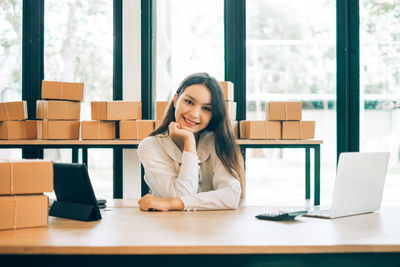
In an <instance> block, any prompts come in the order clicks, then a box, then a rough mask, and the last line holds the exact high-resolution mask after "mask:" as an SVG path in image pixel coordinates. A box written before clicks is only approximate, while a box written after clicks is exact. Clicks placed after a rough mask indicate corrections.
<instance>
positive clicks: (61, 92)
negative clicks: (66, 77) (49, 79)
mask: <svg viewBox="0 0 400 267" xmlns="http://www.w3.org/2000/svg"><path fill="white" fill-rule="evenodd" d="M60 94H61V95H60V98H63V97H64V83H63V82H61V90H60Z"/></svg>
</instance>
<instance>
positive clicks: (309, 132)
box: [282, 121, 315, 139]
mask: <svg viewBox="0 0 400 267" xmlns="http://www.w3.org/2000/svg"><path fill="white" fill-rule="evenodd" d="M314 138H315V121H283V122H282V139H314Z"/></svg>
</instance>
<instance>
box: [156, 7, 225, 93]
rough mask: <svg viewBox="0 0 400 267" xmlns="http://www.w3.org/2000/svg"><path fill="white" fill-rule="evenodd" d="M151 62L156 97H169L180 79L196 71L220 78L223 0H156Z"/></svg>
mask: <svg viewBox="0 0 400 267" xmlns="http://www.w3.org/2000/svg"><path fill="white" fill-rule="evenodd" d="M156 4H157V6H156V22H155V29H154V31H155V41H154V46H155V47H154V51H155V55H154V59H155V61H154V62H153V64H154V65H155V66H154V70H155V75H154V77H156V80H155V88H156V95H157V100H158V101H166V100H170V99H172V96H173V94H174V93H175V91H176V89H177V88H178V86H179V84H180V82H181V81H182V80H183V79H184V78H185V77H186V76H188V75H190V74H193V73H196V72H208V73H209V74H210V75H212V76H214V77H216V78H217V79H219V80H223V79H224V18H223V15H224V10H223V1H222V0H219V1H215V0H204V1H198V0H173V1H171V0H159V1H156Z"/></svg>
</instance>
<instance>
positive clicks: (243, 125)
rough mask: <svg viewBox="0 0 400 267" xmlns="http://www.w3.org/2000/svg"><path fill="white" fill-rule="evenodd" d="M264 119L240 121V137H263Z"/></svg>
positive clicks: (264, 133) (264, 134)
mask: <svg viewBox="0 0 400 267" xmlns="http://www.w3.org/2000/svg"><path fill="white" fill-rule="evenodd" d="M266 135H267V134H266V127H265V121H241V122H240V138H242V139H265V138H266Z"/></svg>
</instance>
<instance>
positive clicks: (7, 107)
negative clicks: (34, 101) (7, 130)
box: [0, 101, 28, 121]
mask: <svg viewBox="0 0 400 267" xmlns="http://www.w3.org/2000/svg"><path fill="white" fill-rule="evenodd" d="M26 118H28V109H27V105H26V101H15V102H0V121H17V120H25V119H26Z"/></svg>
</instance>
